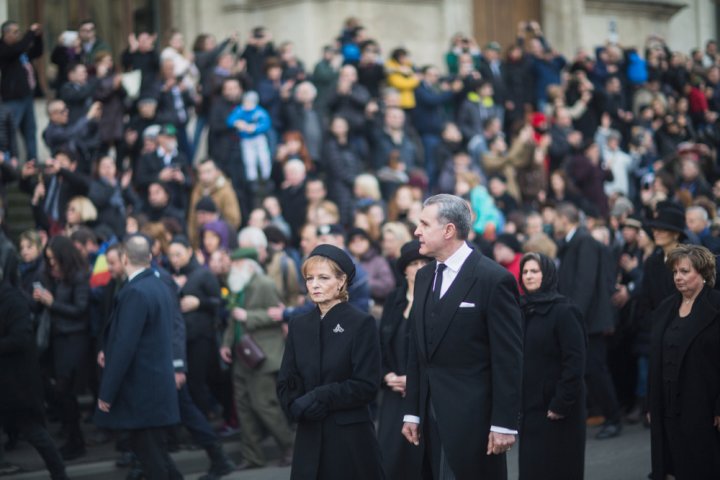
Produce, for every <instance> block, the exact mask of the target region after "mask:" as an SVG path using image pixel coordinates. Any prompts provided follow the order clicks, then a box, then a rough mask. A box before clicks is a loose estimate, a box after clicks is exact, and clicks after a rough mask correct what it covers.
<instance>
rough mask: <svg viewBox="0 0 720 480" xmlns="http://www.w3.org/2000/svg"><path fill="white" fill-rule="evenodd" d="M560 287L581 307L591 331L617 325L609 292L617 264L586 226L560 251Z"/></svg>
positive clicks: (610, 292)
mask: <svg viewBox="0 0 720 480" xmlns="http://www.w3.org/2000/svg"><path fill="white" fill-rule="evenodd" d="M558 257H559V258H560V268H559V270H558V290H559V291H560V293H562V294H563V295H565V296H566V297H568V298H569V299H570V300H572V301H573V302H574V303H575V305H577V307H578V308H579V309H580V313H582V315H583V319H584V320H585V327H586V329H587V333H588V335H592V334H597V333H602V332H605V331H608V330H611V329H612V327H613V325H614V320H613V318H614V317H613V315H614V313H613V310H612V305H611V304H610V296H611V294H612V289H613V288H614V285H615V279H614V278H613V274H614V272H615V271H616V264H615V262H614V260H613V259H612V255H611V254H610V252H609V250H608V249H606V247H605V246H604V245H602V244H601V243H600V242H598V241H597V240H595V239H594V238H593V237H592V235H590V232H589V231H588V230H587V228H585V227H578V229H577V230H576V231H575V235H573V237H572V238H571V239H570V242H568V243H567V244H566V245H561V247H560V251H559V252H558Z"/></svg>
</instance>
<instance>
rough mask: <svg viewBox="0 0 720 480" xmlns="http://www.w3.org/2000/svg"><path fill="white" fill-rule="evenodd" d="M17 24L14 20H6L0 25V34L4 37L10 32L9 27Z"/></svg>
mask: <svg viewBox="0 0 720 480" xmlns="http://www.w3.org/2000/svg"><path fill="white" fill-rule="evenodd" d="M17 24H18V23H17V22H16V21H15V20H7V21H5V22H3V23H2V25H1V26H0V30H2V34H3V35H5V33H7V31H8V30H10V27H12V26H13V25H17Z"/></svg>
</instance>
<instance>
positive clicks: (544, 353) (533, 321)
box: [519, 253, 586, 480]
mask: <svg viewBox="0 0 720 480" xmlns="http://www.w3.org/2000/svg"><path fill="white" fill-rule="evenodd" d="M520 273H521V275H520V287H521V288H522V290H523V291H524V292H525V295H524V296H523V297H522V298H521V300H520V302H521V307H522V309H523V314H524V318H525V344H524V345H525V349H524V355H523V387H522V390H523V409H522V423H521V424H520V452H519V460H520V480H529V479H533V480H545V479H548V480H550V479H552V480H563V479H567V480H581V479H582V478H583V472H584V463H585V462H584V461H585V417H586V412H585V385H584V383H583V376H584V373H585V347H586V335H585V330H584V326H583V325H584V324H583V321H582V318H581V313H580V311H579V310H578V309H577V308H576V307H575V306H574V305H572V304H571V303H570V302H569V301H568V299H567V298H565V297H564V296H562V295H560V294H559V293H558V290H557V284H558V277H557V271H556V268H555V264H554V263H553V261H552V260H551V259H550V258H548V257H546V256H545V255H543V254H540V253H527V254H525V256H524V257H523V259H522V260H521V262H520Z"/></svg>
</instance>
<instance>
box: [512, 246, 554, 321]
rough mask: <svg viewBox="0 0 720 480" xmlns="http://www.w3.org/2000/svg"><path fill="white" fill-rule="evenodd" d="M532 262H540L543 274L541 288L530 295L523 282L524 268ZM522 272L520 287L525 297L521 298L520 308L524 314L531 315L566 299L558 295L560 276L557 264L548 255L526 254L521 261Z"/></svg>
mask: <svg viewBox="0 0 720 480" xmlns="http://www.w3.org/2000/svg"><path fill="white" fill-rule="evenodd" d="M530 260H535V261H536V262H538V263H539V264H540V271H541V272H542V282H541V283H540V288H539V289H538V290H537V291H536V292H533V293H529V292H528V291H527V290H526V289H525V284H524V283H523V282H522V271H523V267H524V266H525V264H526V263H527V262H528V261H530ZM520 272H521V274H520V287H521V288H522V289H523V291H524V292H525V295H524V296H522V297H520V306H521V307H522V309H523V312H525V313H529V312H530V311H532V310H535V309H536V308H537V307H540V306H541V305H542V304H550V303H554V302H557V301H558V300H561V299H564V298H565V297H563V296H562V295H560V293H558V276H557V268H556V267H555V262H553V261H552V259H550V258H549V257H547V256H546V255H543V254H542V253H526V254H525V255H524V256H523V258H522V260H520Z"/></svg>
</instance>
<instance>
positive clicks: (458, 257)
mask: <svg viewBox="0 0 720 480" xmlns="http://www.w3.org/2000/svg"><path fill="white" fill-rule="evenodd" d="M471 253H472V248H470V247H469V246H468V244H467V242H463V244H462V245H461V246H460V248H458V249H457V250H455V253H453V254H452V255H450V257H448V259H447V260H445V261H444V262H442V263H444V264H445V265H446V266H447V268H448V269H450V270H452V271H453V272H459V271H460V268H461V267H462V266H463V263H465V260H467V258H468V257H469V256H470V254H471ZM438 263H440V262H438Z"/></svg>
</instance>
